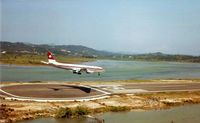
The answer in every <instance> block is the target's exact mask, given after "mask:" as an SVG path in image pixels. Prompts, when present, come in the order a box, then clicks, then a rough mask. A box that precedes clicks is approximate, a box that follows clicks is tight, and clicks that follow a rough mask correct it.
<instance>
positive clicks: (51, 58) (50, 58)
mask: <svg viewBox="0 0 200 123" xmlns="http://www.w3.org/2000/svg"><path fill="white" fill-rule="evenodd" d="M47 56H48V62H49V63H55V62H56V60H55V58H54V56H53V54H52V53H51V52H50V51H48V52H47Z"/></svg>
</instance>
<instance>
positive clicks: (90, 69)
mask: <svg viewBox="0 0 200 123" xmlns="http://www.w3.org/2000/svg"><path fill="white" fill-rule="evenodd" d="M47 56H48V62H45V61H41V62H42V63H44V64H49V65H52V66H54V67H57V68H62V69H66V70H70V71H72V72H73V74H79V75H80V74H81V73H82V72H86V73H88V74H89V73H98V75H100V73H101V72H103V71H104V69H103V68H102V67H98V66H89V65H79V64H66V63H60V62H57V61H56V60H55V58H54V56H53V54H52V53H51V52H49V51H48V53H47Z"/></svg>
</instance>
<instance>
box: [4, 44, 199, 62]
mask: <svg viewBox="0 0 200 123" xmlns="http://www.w3.org/2000/svg"><path fill="white" fill-rule="evenodd" d="M0 46H1V48H0V52H1V59H0V60H1V62H3V63H16V62H17V61H18V62H19V63H24V64H27V63H28V64H29V63H30V64H40V62H39V60H45V58H46V55H45V54H46V52H47V51H51V52H53V53H54V54H55V55H56V57H57V58H58V59H60V61H66V60H67V61H71V60H72V63H74V62H82V61H90V60H91V59H93V58H98V59H113V60H141V61H173V62H174V61H175V62H194V63H200V56H190V55H170V54H163V53H161V52H156V53H146V54H125V53H124V54H123V53H121V54H120V53H112V52H106V51H99V50H96V49H92V48H88V47H85V46H82V45H45V44H43V45H38V44H27V43H21V42H17V43H11V42H5V41H1V42H0ZM13 57H14V58H13ZM66 57H67V58H68V59H66ZM30 58H31V59H35V61H33V60H30ZM69 58H70V59H69ZM72 58H73V59H72ZM74 58H76V59H74ZM77 58H78V59H77ZM83 58H86V59H84V60H83ZM21 59H24V60H23V62H22V61H21ZM18 62H17V63H18Z"/></svg>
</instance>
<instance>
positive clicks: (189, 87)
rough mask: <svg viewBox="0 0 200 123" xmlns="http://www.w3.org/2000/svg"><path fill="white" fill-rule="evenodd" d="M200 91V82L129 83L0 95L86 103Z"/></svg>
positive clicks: (33, 87) (33, 88)
mask: <svg viewBox="0 0 200 123" xmlns="http://www.w3.org/2000/svg"><path fill="white" fill-rule="evenodd" d="M177 91H200V83H199V82H190V83H161V82H160V83H133V84H132V83H129V84H116V83H113V84H110V85H107V84H105V85H93V86H86V85H73V84H45V83H43V84H16V85H9V86H2V87H1V90H0V95H1V96H4V97H7V98H9V99H19V100H33V101H75V100H79V101H87V100H95V99H102V98H106V97H108V96H109V95H110V94H120V93H121V94H134V93H151V92H177Z"/></svg>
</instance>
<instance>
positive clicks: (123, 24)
mask: <svg viewBox="0 0 200 123" xmlns="http://www.w3.org/2000/svg"><path fill="white" fill-rule="evenodd" d="M0 1H1V6H0V7H1V9H0V12H1V16H0V17H1V19H0V22H1V35H0V36H1V40H6V41H13V42H16V41H22V42H30V43H40V44H66V45H68V44H75V45H85V46H88V47H91V48H95V49H99V50H107V51H114V52H120V51H123V52H135V53H149V52H158V51H159V52H164V53H172V54H192V55H200V0H0Z"/></svg>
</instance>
